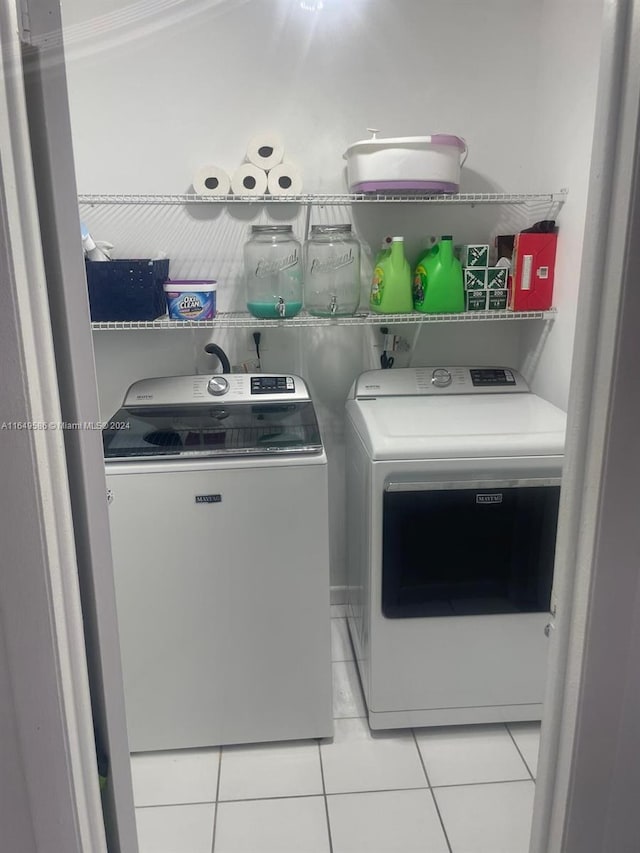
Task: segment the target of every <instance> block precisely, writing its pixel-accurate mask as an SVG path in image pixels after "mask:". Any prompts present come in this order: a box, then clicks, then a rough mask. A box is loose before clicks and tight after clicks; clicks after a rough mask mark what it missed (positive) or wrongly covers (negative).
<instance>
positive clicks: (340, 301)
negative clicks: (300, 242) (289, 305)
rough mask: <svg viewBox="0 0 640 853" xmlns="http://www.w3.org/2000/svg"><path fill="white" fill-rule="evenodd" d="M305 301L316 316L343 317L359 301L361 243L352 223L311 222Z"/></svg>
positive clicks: (306, 253)
mask: <svg viewBox="0 0 640 853" xmlns="http://www.w3.org/2000/svg"><path fill="white" fill-rule="evenodd" d="M304 304H305V308H306V309H307V311H308V312H309V313H310V314H313V315H315V316H316V317H345V316H350V315H352V314H355V312H356V311H357V310H358V305H359V304H360V244H359V243H358V241H357V240H356V238H355V237H354V236H353V235H352V233H351V225H312V226H311V234H310V236H309V239H308V240H307V243H306V246H305V269H304Z"/></svg>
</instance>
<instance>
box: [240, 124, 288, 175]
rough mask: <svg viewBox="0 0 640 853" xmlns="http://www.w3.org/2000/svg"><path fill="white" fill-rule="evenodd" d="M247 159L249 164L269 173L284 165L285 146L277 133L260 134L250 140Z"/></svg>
mask: <svg viewBox="0 0 640 853" xmlns="http://www.w3.org/2000/svg"><path fill="white" fill-rule="evenodd" d="M246 157H247V161H248V162H249V163H253V165H254V166H259V167H260V168H261V169H265V170H266V171H269V169H273V167H274V166H277V165H278V163H282V159H283V157H284V145H283V144H282V140H281V139H280V137H279V136H278V135H277V134H276V133H259V134H258V135H256V136H254V137H253V139H251V140H249V144H248V145H247V155H246Z"/></svg>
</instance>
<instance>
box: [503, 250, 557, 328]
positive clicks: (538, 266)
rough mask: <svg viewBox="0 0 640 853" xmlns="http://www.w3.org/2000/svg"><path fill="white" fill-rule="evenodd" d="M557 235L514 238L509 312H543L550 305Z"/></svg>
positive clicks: (551, 301)
mask: <svg viewBox="0 0 640 853" xmlns="http://www.w3.org/2000/svg"><path fill="white" fill-rule="evenodd" d="M557 242H558V235H557V234H516V240H515V245H514V248H513V261H512V267H511V270H512V271H511V285H510V289H509V308H510V309H511V310H512V311H546V310H547V309H548V308H551V306H552V304H553V276H554V270H555V264H556V245H557Z"/></svg>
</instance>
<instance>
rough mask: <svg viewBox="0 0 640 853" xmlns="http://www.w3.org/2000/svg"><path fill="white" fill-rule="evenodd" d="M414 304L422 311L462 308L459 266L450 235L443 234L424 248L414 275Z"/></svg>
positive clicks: (462, 286)
mask: <svg viewBox="0 0 640 853" xmlns="http://www.w3.org/2000/svg"><path fill="white" fill-rule="evenodd" d="M413 304H414V307H415V309H416V311H422V312H423V313H425V314H455V313H458V312H459V311H464V285H463V280H462V266H461V265H460V261H459V260H458V259H457V258H456V257H455V255H454V254H453V237H451V236H449V235H446V236H444V237H442V238H441V239H440V242H439V243H436V245H435V246H432V247H431V248H430V249H427V250H426V252H423V253H422V254H421V255H420V257H419V258H418V260H417V262H416V269H415V273H414V276H413Z"/></svg>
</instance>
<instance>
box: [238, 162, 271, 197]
mask: <svg viewBox="0 0 640 853" xmlns="http://www.w3.org/2000/svg"><path fill="white" fill-rule="evenodd" d="M231 189H232V190H233V192H234V193H235V195H264V194H265V193H266V191H267V173H266V172H265V170H264V169H259V168H258V167H257V166H254V165H253V163H244V164H243V165H242V166H240V167H239V168H238V169H236V171H235V172H234V173H233V177H232V178H231Z"/></svg>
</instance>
